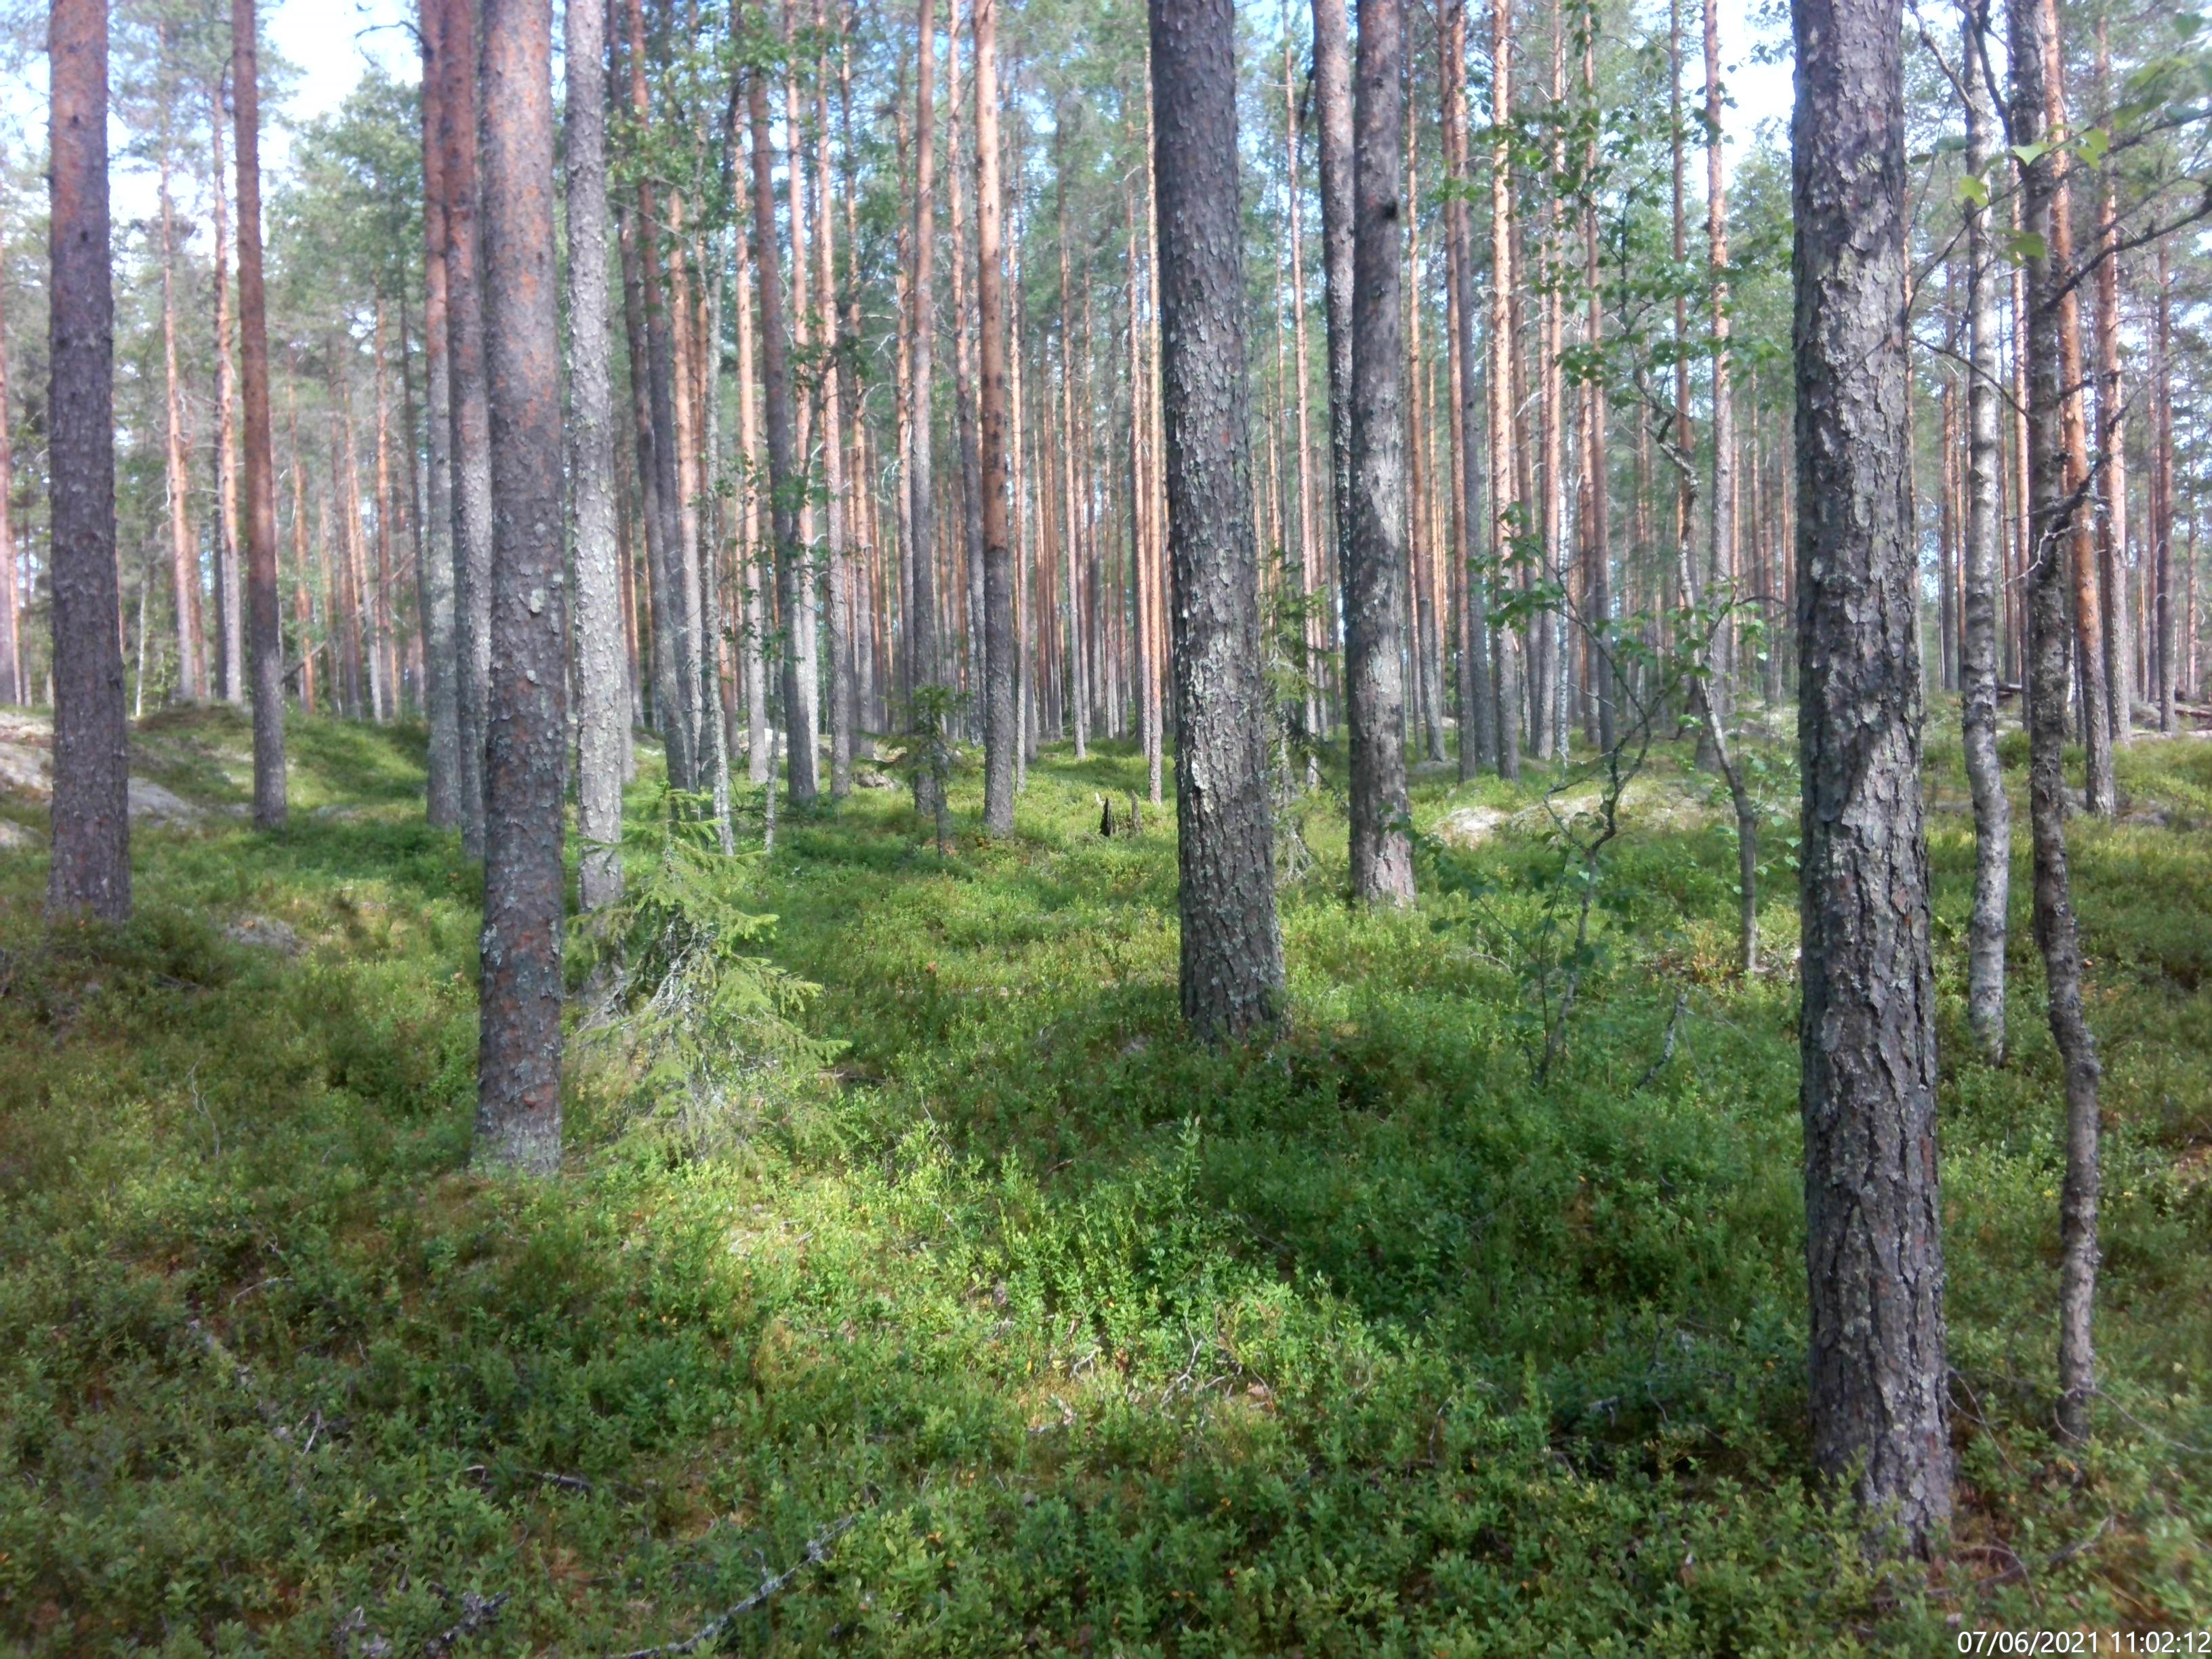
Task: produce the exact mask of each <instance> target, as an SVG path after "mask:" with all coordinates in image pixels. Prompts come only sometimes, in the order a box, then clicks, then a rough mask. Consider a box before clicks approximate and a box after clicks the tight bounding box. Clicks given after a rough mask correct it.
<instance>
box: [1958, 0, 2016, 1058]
mask: <svg viewBox="0 0 2212 1659" xmlns="http://www.w3.org/2000/svg"><path fill="white" fill-rule="evenodd" d="M1960 10H1961V14H1962V16H1963V19H1964V26H1963V27H1962V29H1961V31H1960V34H1961V40H1962V42H1963V45H1964V47H1965V50H1964V52H1962V53H1961V54H1960V56H1961V61H1962V62H1963V63H1964V64H1965V66H1966V68H1965V72H1964V76H1963V79H1964V81H1965V83H1966V87H1965V90H1966V170H1967V172H1969V173H1972V174H1975V175H1976V176H1984V175H1986V174H1987V173H1988V171H1989V167H1990V157H1991V156H1992V155H1994V154H1995V153H1996V139H1997V136H1998V135H1997V129H1996V116H1995V112H1994V111H1993V110H1992V109H1991V108H1990V94H1989V89H1988V86H1987V83H1986V82H1984V79H1983V76H1982V68H1981V66H1982V64H1983V62H1984V48H1985V46H1986V43H1987V40H1988V36H1989V0H1963V4H1962V6H1961V8H1960ZM1996 284H1997V268H1996V247H1995V246H1994V245H1993V242H1992V239H1991V237H1990V210H1989V206H1988V204H1987V203H1985V202H1984V203H1976V202H1972V201H1969V202H1967V204H1966V329H1967V347H1966V350H1967V359H1968V377H1967V383H1966V428H1967V435H1968V436H1967V453H1966V569H1965V580H1964V581H1963V582H1962V583H1961V586H1962V589H1963V592H1962V595H1961V598H1962V599H1963V603H1964V606H1965V611H1966V638H1965V642H1964V649H1963V650H1962V652H1961V653H1960V708H1961V712H1962V714H1963V715H1964V725H1965V728H1966V781H1967V785H1968V787H1969V788H1970V789H1971V790H1972V793H1973V798H1974V845H1975V860H1974V905H1973V912H1972V917H1971V919H1970V920H1969V921H1968V923H1967V945H1966V1018H1967V1022H1968V1023H1969V1024H1971V1025H1972V1028H1973V1031H1974V1036H1975V1038H1976V1040H1977V1041H1978V1042H1980V1044H1981V1045H1982V1054H1983V1056H1984V1058H1985V1059H1987V1060H1989V1061H1990V1063H1991V1064H1992V1065H1995V1064H1997V1063H2000V1062H2002V1060H2003V1059H2004V1052H2005V1029H2004V995H2005V957H2004V953H2005V933H2006V909H2007V902H2008V890H2009V887H2010V884H2011V880H2012V804H2011V802H2010V801H2009V800H2008V799H2006V797H2005V791H2004V770H2003V768H2002V765H2001V764H2000V763H1999V762H1998V759H1997V584H1998V581H1999V580H2000V574H1999V570H1998V558H1997V537H1998V534H1999V525H1998V520H1997V514H1998V510H1999V509H1998V502H1997V474H1998V471H1999V470H2000V469H2001V468H2002V466H2003V465H2004V446H2003V442H2002V439H2001V438H2000V436H1999V435H1998V431H1997V422H1998V420H1999V418H2000V412H1999V407H1998V405H1999V402H2000V396H2001V394H2000V391H1999V386H1998V382H1997V378H1996V377H1997V375H1998V374H1999V373H2000V371H2001V368H2002V365H2001V363H2000V362H1999V357H1998V350H1999V343H2000V342H1999V337H1998V331H1997V299H1996Z"/></svg>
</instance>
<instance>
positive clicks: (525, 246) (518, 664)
mask: <svg viewBox="0 0 2212 1659" xmlns="http://www.w3.org/2000/svg"><path fill="white" fill-rule="evenodd" d="M483 20H484V53H483V92H484V123H483V175H484V178H483V182H484V190H483V254H484V295H485V300H486V305H485V329H484V335H485V363H486V368H487V376H486V379H487V388H486V390H487V392H488V404H489V415H490V419H491V427H490V431H491V458H492V471H491V499H492V530H493V534H492V568H491V659H490V666H491V672H490V677H489V699H488V703H487V710H486V713H487V720H488V736H487V738H486V741H485V744H484V920H483V980H482V988H481V990H480V992H479V996H480V999H481V1015H482V1035H481V1041H480V1044H479V1047H478V1050H477V1148H476V1156H477V1160H478V1161H479V1162H480V1163H483V1164H489V1165H493V1166H495V1167H501V1168H514V1169H520V1170H529V1171H532V1172H533V1173H538V1174H550V1173H551V1172H552V1171H553V1170H556V1169H557V1168H558V1167H559V1164H560V1160H561V1000H562V977H561V924H562V869H561V835H562V828H561V798H562V765H563V762H564V760H565V758H566V755H565V750H566V741H567V733H566V715H567V709H566V707H565V704H566V702H567V696H568V691H567V679H566V674H565V664H564V661H563V656H564V653H565V648H566V647H565V634H566V617H565V616H564V612H565V611H566V609H567V605H566V595H565V593H564V592H563V583H562V571H563V567H564V563H565V561H564V560H563V557H562V535H561V350H560V337H559V326H560V325H559V321H558V319H557V315H556V301H555V293H554V283H555V277H554V261H553V89H552V57H553V16H552V9H551V6H550V0H485V3H484V9H483Z"/></svg>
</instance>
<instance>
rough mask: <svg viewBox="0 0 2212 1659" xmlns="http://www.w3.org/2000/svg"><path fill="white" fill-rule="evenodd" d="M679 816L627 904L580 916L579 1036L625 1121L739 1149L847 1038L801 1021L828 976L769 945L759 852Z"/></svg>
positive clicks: (813, 1084) (679, 1141)
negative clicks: (757, 887)
mask: <svg viewBox="0 0 2212 1659" xmlns="http://www.w3.org/2000/svg"><path fill="white" fill-rule="evenodd" d="M706 830H708V826H704V825H701V824H698V823H678V822H676V821H675V820H674V819H672V818H671V820H669V823H668V828H667V829H666V830H665V834H664V836H663V837H662V839H661V842H660V845H659V848H658V850H657V851H655V852H654V853H653V854H652V856H651V857H650V858H649V859H648V860H646V861H644V863H643V865H642V867H637V866H636V864H635V861H633V869H632V872H631V873H630V876H629V880H628V883H627V884H626V888H625V890H624V893H623V899H622V901H621V902H619V903H618V904H615V905H611V906H609V907H608V908H605V909H604V910H601V911H598V912H594V913H592V914H591V915H586V916H583V917H580V918H579V919H578V921H577V923H576V927H575V945H574V949H573V951H572V952H571V957H570V960H571V964H572V966H573V967H574V969H577V970H578V971H579V972H580V974H581V975H582V976H583V983H584V994H583V997H582V1009H583V1018H582V1022H581V1024H580V1027H579V1032H578V1035H579V1037H580V1044H579V1047H580V1049H581V1051H582V1054H583V1055H584V1056H585V1058H586V1060H587V1062H596V1066H595V1067H594V1068H593V1069H592V1070H590V1071H588V1072H587V1075H588V1076H590V1077H591V1079H592V1082H593V1084H594V1085H597V1088H598V1089H599V1091H605V1092H607V1093H611V1094H612V1095H614V1096H615V1097H617V1098H618V1100H619V1102H620V1109H619V1112H618V1115H617V1122H618V1123H619V1125H620V1126H621V1127H623V1128H625V1129H627V1130H629V1131H632V1132H643V1133H647V1134H648V1135H651V1136H653V1137H656V1138H660V1139H665V1140H666V1141H667V1142H668V1143H669V1144H671V1145H672V1146H675V1147H677V1148H678V1149H680V1150H681V1151H682V1152H685V1153H688V1154H690V1155H694V1156H697V1155H703V1154H707V1153H711V1152H732V1151H733V1150H735V1149H736V1148H737V1147H738V1146H741V1145H742V1143H743V1142H744V1140H745V1139H747V1138H749V1137H750V1134H751V1133H754V1132H755V1131H756V1130H757V1129H758V1128H759V1127H762V1125H763V1123H764V1122H765V1121H768V1120H769V1117H770V1115H771V1114H772V1113H774V1112H775V1111H776V1110H777V1109H780V1108H784V1107H787V1106H789V1105H792V1104H793V1103H797V1102H800V1101H803V1100H804V1099H805V1097H807V1096H808V1095H809V1094H810V1093H811V1092H813V1091H817V1089H818V1087H819V1085H818V1078H819V1074H820V1073H821V1072H822V1071H823V1068H824V1067H825V1066H828V1065H829V1062H830V1060H832V1059H834V1058H835V1057H836V1051H837V1047H838V1045H837V1044H836V1043H834V1042H824V1041H822V1040H821V1039H819V1038H817V1037H813V1036H809V1035H808V1034H807V1032H806V1031H805V1029H804V1028H803V1027H802V1026H801V1025H800V1024H799V1021H800V1020H802V1019H803V1018H805V1014H806V1011H807V1008H808V1006H809V1005H810V1004H811V1002H812V1000H814V998H815V996H816V994H817V991H818V989H819V987H816V986H813V985H810V984H808V983H807V982H806V981H804V980H801V979H799V978H797V977H795V976H794V975H791V974H788V973H786V972H785V971H784V970H783V969H780V968H778V967H777V966H776V965H775V963H772V962H770V961H769V960H768V959H767V958H766V957H763V956H761V955H759V954H757V951H759V950H760V949H761V948H762V947H764V946H765V945H766V944H767V943H768V941H769V939H771V938H772V937H773V936H774V933H775V917H774V916H771V915H755V914H754V913H752V912H751V911H750V910H748V909H746V908H744V906H743V905H742V903H741V902H740V899H741V898H742V896H744V891H745V890H746V881H747V877H748V874H749V873H750V871H751V869H752V867H753V866H756V865H757V863H758V858H757V855H740V856H732V855H727V854H722V853H720V852H718V851H716V850H714V848H713V847H712V846H711V845H709V844H708V843H707V842H705V841H704V839H703V838H702V833H701V832H702V831H706Z"/></svg>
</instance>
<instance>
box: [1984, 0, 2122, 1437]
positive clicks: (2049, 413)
mask: <svg viewBox="0 0 2212 1659" xmlns="http://www.w3.org/2000/svg"><path fill="white" fill-rule="evenodd" d="M2007 18H2008V24H2009V31H2008V32H2009V33H2010V36H2011V40H2010V46H2011V51H2010V53H2009V56H2010V58H2011V60H2012V135H2011V136H2012V141H2013V143H2014V144H2015V146H2016V147H2018V149H2026V150H2027V151H2029V152H2030V153H2031V154H2033V153H2034V152H2035V151H2036V149H2038V147H2039V146H2042V145H2044V144H2045V143H2046V141H2047V138H2048V135H2049V132H2050V126H2049V112H2050V109H2051V87H2050V84H2049V82H2048V78H2047V77H2048V76H2049V73H2050V67H2051V65H2052V64H2055V63H2056V62H2057V60H2058V56H2059V54H2058V45H2057V11H2056V9H2055V7H2053V6H2052V5H2051V3H2050V0H2010V3H2009V4H2008V8H2007ZM2057 161H2058V154H2057V151H2056V150H2053V149H2043V150H2042V153H2041V154H2039V155H2037V156H2036V159H2035V160H2034V161H2033V162H2031V163H2029V164H2028V165H2027V166H2025V167H2022V168H2021V231H2022V232H2023V233H2024V238H2026V239H2040V249H2041V251H2040V252H2035V253H2034V255H2033V257H2031V258H2026V259H2024V260H2023V261H2022V262H2021V263H2022V264H2023V265H2024V267H2025V271H2026V277H2027V339H2026V342H2025V344H2024V349H2023V351H2022V354H2021V355H2022V357H2023V359H2024V360H2025V363H2026V368H2027V505H2028V546H2029V562H2028V592H2027V633H2028V647H2027V701H2028V708H2027V715H2028V725H2027V735H2028V767H2027V799H2028V823H2029V827H2030V829H2031V830H2032V832H2033V836H2034V839H2035V942H2036V944H2037V945H2039V946H2040V947H2041V948H2042V951H2043V967H2044V977H2045V981H2047V984H2048V987H2049V995H2050V1005H2051V1006H2050V1015H2051V1036H2052V1038H2053V1039H2054V1040H2055V1041H2056V1042H2057V1046H2058V1054H2059V1058H2060V1060H2061V1061H2062V1062H2063V1065H2064V1066H2065V1073H2066V1176H2065V1180H2064V1182H2063V1186H2062V1188H2061V1190H2060V1194H2059V1201H2058V1241H2059V1293H2058V1294H2059V1311H2058V1386H2059V1402H2058V1420H2059V1426H2060V1428H2061V1429H2062V1430H2063V1431H2064V1432H2065V1433H2067V1434H2068V1435H2069V1436H2071V1437H2075V1438H2076V1439H2079V1438H2081V1437H2085V1436H2086V1435H2087V1432H2088V1425H2089V1404H2090V1401H2091V1400H2092V1399H2093V1397H2094V1395H2095V1393H2096V1388H2097V1361H2096V1352H2097V1351H2096V1343H2095V1332H2094V1328H2093V1313H2094V1310H2095V1304H2096V1292H2097V1267H2098V1262H2099V1252H2098V1246H2097V1203H2098V1188H2099V1185H2100V1170H2099V1167H2098V1146H2097V1131H2098V1109H2097V1084H2098V1080H2099V1077H2100V1067H2099V1066H2098V1063H2097V1045H2096V1042H2095V1040H2094V1039H2093V1038H2092V1037H2091V1036H2090V1034H2089V1027H2088V1022H2087V1020H2086V1019H2085V1018H2083V1016H2082V1011H2081V932H2080V929H2079V927H2077V926H2076V924H2075V918H2074V898H2073V886H2072V881H2071V879H2070V878H2069V874H2068V872H2067V865H2066V795H2065V773H2064V769H2063V768H2064V758H2065V755H2064V750H2065V742H2066V702H2067V697H2068V694H2069V690H2070V689H2071V687H2070V684H2069V682H2070V681H2071V680H2072V678H2073V675H2072V673H2071V669H2070V665H2069V663H2068V660H2067V644H2068V640H2067V635H2068V632H2069V620H2071V621H2072V622H2075V623H2078V621H2079V618H2078V617H2075V618H2072V619H2069V617H2068V615H2067V595H2068V588H2069V583H2070V582H2072V581H2075V580H2078V577H2079V574H2080V573H2079V571H2078V569H2077V568H2075V565H2074V563H2073V561H2072V560H2071V559H2070V558H2069V554H2072V553H2074V552H2076V551H2078V548H2079V544H2080V524H2079V518H2080V515H2081V513H2083V512H2084V511H2085V508H2084V507H2083V504H2082V498H2081V494H2080V491H2079V490H2078V489H2077V488H2076V486H2077V485H2078V483H2080V481H2081V470H2080V469H2079V468H2078V467H2076V466H2075V465H2072V464H2071V463H2072V458H2071V457H2069V450H2070V449H2071V448H2072V444H2071V441H2070V440H2071V436H2072V435H2070V434H2069V433H2068V432H2066V431H2065V429H2064V422H2065V418H2066V416H2065V405H2066V403H2067V401H2068V399H2069V396H2070V395H2071V391H2070V387H2071V381H2070V380H2069V376H2068V374H2067V372H2066V371H2067V368H2068V363H2067V352H2066V347H2065V343H2064V341H2063V332H2064V329H2065V325H2066V322H2067V320H2068V319H2067V318H2066V315H2065V305H2066V301H2067V299H2068V297H2069V289H2068V271H2069V262H2067V261H2064V260H2063V259H2062V258H2061V255H2062V253H2063V238H2061V237H2059V236H2058V235H2057V234H2055V233H2056V223H2055V222H2056V220H2057V215H2058V213H2059V212H2060V211H2061V210H2063V193H2062V183H2063V180H2062V179H2061V178H2060V176H2059V174H2058V172H2057ZM2026 246H2027V248H2028V249H2029V250H2031V251H2033V249H2035V248H2036V246H2037V243H2036V242H2035V241H2033V240H2027V242H2026ZM2092 678H2093V677H2092ZM2092 765H2093V761H2092Z"/></svg>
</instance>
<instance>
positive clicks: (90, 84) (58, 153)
mask: <svg viewBox="0 0 2212 1659" xmlns="http://www.w3.org/2000/svg"><path fill="white" fill-rule="evenodd" d="M47 46H48V54H49V58H50V62H51V64H52V82H51V86H52V94H51V95H52V126H51V128H50V129H49V134H48V145H49V150H48V154H49V156H50V161H49V170H48V173H47V181H48V185H49V191H50V194H49V197H48V202H49V207H50V212H51V216H52V253H51V258H52V272H53V276H52V286H51V287H50V288H49V289H48V290H47V291H48V293H49V294H51V295H52V303H51V304H50V306H49V307H48V325H47V326H48V335H47V343H48V348H49V350H50V352H51V354H52V356H51V358H50V362H51V366H52V377H53V378H52V384H51V386H50V388H49V391H48V410H47V443H48V446H49V447H48V452H47V453H48V457H49V464H48V467H47V477H48V479H49V481H50V482H49V484H48V488H49V489H50V490H51V492H52V538H53V544H52V552H51V554H50V555H49V560H50V562H49V565H48V574H47V580H48V583H49V585H50V586H51V588H52V594H53V634H54V665H53V675H54V794H53V807H52V810H53V816H52V833H53V861H52V865H51V866H49V869H48V872H47V878H46V910H47V914H49V915H53V916H56V917H60V916H65V915H73V914H76V913H80V912H89V913H90V914H92V915H95V916H99V917H101V918H103V919H104V920H106V921H126V920H128V919H129V917H130V915H131V818H130V813H129V810H128V808H129V800H128V793H127V788H126V785H127V781H128V778H129V762H128V750H127V746H126V741H127V740H126V738H125V728H124V723H123V709H124V702H123V642H122V640H121V637H120V635H118V632H117V629H116V620H115V619H116V607H117V605H118V603H119V598H118V592H117V585H118V578H117V574H116V568H115V419H114V410H115V392H114V362H115V294H114V289H112V286H111V285H110V276H109V270H110V265H109V258H108V210H107V7H106V0H55V3H54V6H53V9H52V14H51V19H50V22H49V33H48V35H47Z"/></svg>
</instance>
